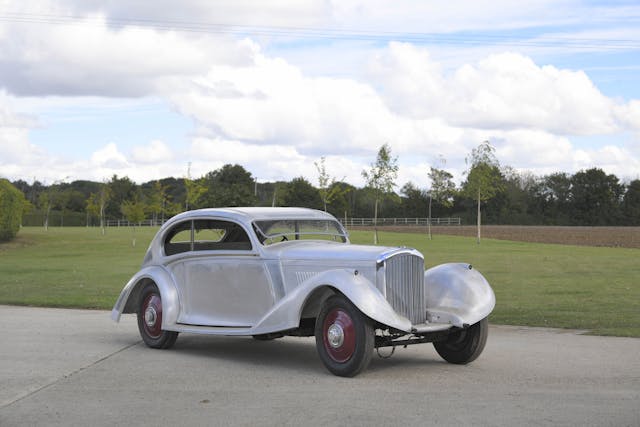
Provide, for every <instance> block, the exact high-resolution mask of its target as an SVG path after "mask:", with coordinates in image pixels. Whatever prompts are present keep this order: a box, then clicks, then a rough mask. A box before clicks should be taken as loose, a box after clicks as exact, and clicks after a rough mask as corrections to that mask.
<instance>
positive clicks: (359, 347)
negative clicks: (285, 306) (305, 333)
mask: <svg viewBox="0 0 640 427" xmlns="http://www.w3.org/2000/svg"><path fill="white" fill-rule="evenodd" d="M315 336H316V348H317V350H318V355H319V356H320V359H321V360H322V363H324V366H325V367H326V368H327V369H328V370H329V371H330V372H331V373H333V374H334V375H338V376H341V377H353V376H355V375H357V374H358V373H360V372H361V371H363V370H364V369H366V367H367V366H368V365H369V362H371V356H372V355H373V344H374V329H373V326H372V322H371V320H369V318H368V317H366V316H365V315H364V314H362V313H361V312H360V310H358V308H357V307H356V306H354V305H353V304H352V303H351V301H349V300H348V299H347V298H345V297H343V296H341V295H334V296H332V297H330V298H329V299H328V300H327V301H326V302H325V303H324V305H323V306H322V309H321V310H320V314H318V319H317V320H316V326H315Z"/></svg>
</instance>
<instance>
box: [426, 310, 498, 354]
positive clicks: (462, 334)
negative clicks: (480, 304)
mask: <svg viewBox="0 0 640 427" xmlns="http://www.w3.org/2000/svg"><path fill="white" fill-rule="evenodd" d="M488 334H489V321H488V320H487V318H486V317H485V318H484V319H482V320H481V321H479V322H478V323H476V324H474V325H471V326H469V327H468V328H467V329H462V330H460V331H457V332H454V333H452V334H451V335H449V337H448V338H447V340H446V341H439V342H434V343H433V346H434V347H435V349H436V351H437V352H438V354H439V355H440V356H441V357H442V358H443V359H444V360H446V361H447V362H449V363H455V364H458V365H465V364H467V363H470V362H473V361H474V360H476V359H477V358H478V356H480V354H481V353H482V351H483V350H484V347H485V345H486V343H487V336H488Z"/></svg>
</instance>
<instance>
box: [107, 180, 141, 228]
mask: <svg viewBox="0 0 640 427" xmlns="http://www.w3.org/2000/svg"><path fill="white" fill-rule="evenodd" d="M109 188H110V200H111V201H112V203H109V204H108V205H107V207H106V212H105V215H106V216H107V217H109V218H120V217H121V214H122V211H120V210H119V209H120V206H122V204H123V203H124V202H125V201H126V200H133V199H134V197H136V196H137V192H138V186H137V185H136V184H135V183H134V182H133V181H131V179H129V177H126V176H125V177H122V178H118V175H113V176H112V177H111V181H109Z"/></svg>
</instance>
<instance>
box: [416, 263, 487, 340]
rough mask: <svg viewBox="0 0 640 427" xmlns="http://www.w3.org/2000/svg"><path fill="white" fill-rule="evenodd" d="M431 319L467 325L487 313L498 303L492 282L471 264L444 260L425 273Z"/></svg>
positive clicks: (432, 320) (438, 321)
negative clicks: (446, 262) (443, 262)
mask: <svg viewBox="0 0 640 427" xmlns="http://www.w3.org/2000/svg"><path fill="white" fill-rule="evenodd" d="M424 283H425V294H426V296H427V320H428V321H429V322H436V323H450V324H452V325H454V326H457V327H460V328H463V327H466V326H470V325H473V324H475V323H477V322H479V321H480V320H482V319H484V318H485V317H487V316H488V315H489V314H490V313H491V312H492V311H493V308H494V307H495V305H496V297H495V294H494V293H493V289H491V286H490V285H489V282H487V280H486V279H485V278H484V276H483V275H482V274H480V272H479V271H477V270H475V269H474V268H473V267H472V266H471V265H470V264H462V263H449V264H440V265H438V266H435V267H433V268H430V269H429V270H427V271H425V273H424Z"/></svg>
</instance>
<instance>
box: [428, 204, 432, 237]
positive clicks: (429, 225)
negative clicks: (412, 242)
mask: <svg viewBox="0 0 640 427" xmlns="http://www.w3.org/2000/svg"><path fill="white" fill-rule="evenodd" d="M431 200H432V197H431V195H429V219H427V229H428V230H429V231H428V233H429V240H431Z"/></svg>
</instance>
